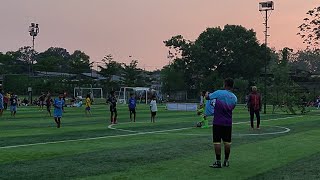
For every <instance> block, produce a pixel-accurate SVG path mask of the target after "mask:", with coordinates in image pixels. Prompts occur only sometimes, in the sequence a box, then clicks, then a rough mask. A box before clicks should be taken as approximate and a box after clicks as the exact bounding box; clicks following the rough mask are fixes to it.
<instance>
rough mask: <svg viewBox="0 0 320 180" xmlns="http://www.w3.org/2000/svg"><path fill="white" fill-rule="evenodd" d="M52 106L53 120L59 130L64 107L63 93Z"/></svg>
mask: <svg viewBox="0 0 320 180" xmlns="http://www.w3.org/2000/svg"><path fill="white" fill-rule="evenodd" d="M53 106H54V111H53V118H54V121H55V122H56V124H57V128H60V126H61V118H62V112H63V106H64V100H63V93H60V94H59V97H58V98H56V99H55V100H54V102H53Z"/></svg>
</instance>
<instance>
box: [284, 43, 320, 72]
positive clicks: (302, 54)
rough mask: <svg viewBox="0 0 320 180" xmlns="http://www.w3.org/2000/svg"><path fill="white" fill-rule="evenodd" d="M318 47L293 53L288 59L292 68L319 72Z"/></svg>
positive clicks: (319, 51) (319, 56)
mask: <svg viewBox="0 0 320 180" xmlns="http://www.w3.org/2000/svg"><path fill="white" fill-rule="evenodd" d="M319 59H320V49H314V50H311V49H306V50H300V51H298V52H297V53H295V54H294V58H293V59H292V60H291V61H290V64H291V66H292V68H293V69H298V70H303V71H307V72H310V73H316V74H320V61H319Z"/></svg>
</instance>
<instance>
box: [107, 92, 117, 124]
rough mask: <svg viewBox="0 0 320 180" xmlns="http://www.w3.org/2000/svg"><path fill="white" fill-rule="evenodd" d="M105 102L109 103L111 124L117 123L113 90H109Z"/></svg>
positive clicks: (115, 100)
mask: <svg viewBox="0 0 320 180" xmlns="http://www.w3.org/2000/svg"><path fill="white" fill-rule="evenodd" d="M107 103H109V104H110V113H111V115H110V120H111V124H117V117H118V113H117V98H116V96H115V92H114V91H111V92H110V96H109V98H108V99H107Z"/></svg>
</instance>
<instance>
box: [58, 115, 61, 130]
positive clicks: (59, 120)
mask: <svg viewBox="0 0 320 180" xmlns="http://www.w3.org/2000/svg"><path fill="white" fill-rule="evenodd" d="M57 119H58V128H60V126H61V117H58V118H57Z"/></svg>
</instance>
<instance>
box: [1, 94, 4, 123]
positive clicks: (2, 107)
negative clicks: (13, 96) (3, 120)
mask: <svg viewBox="0 0 320 180" xmlns="http://www.w3.org/2000/svg"><path fill="white" fill-rule="evenodd" d="M2 94H3V93H2V90H1V89H0V117H1V116H2V114H3V109H4V106H3V95H2Z"/></svg>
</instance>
